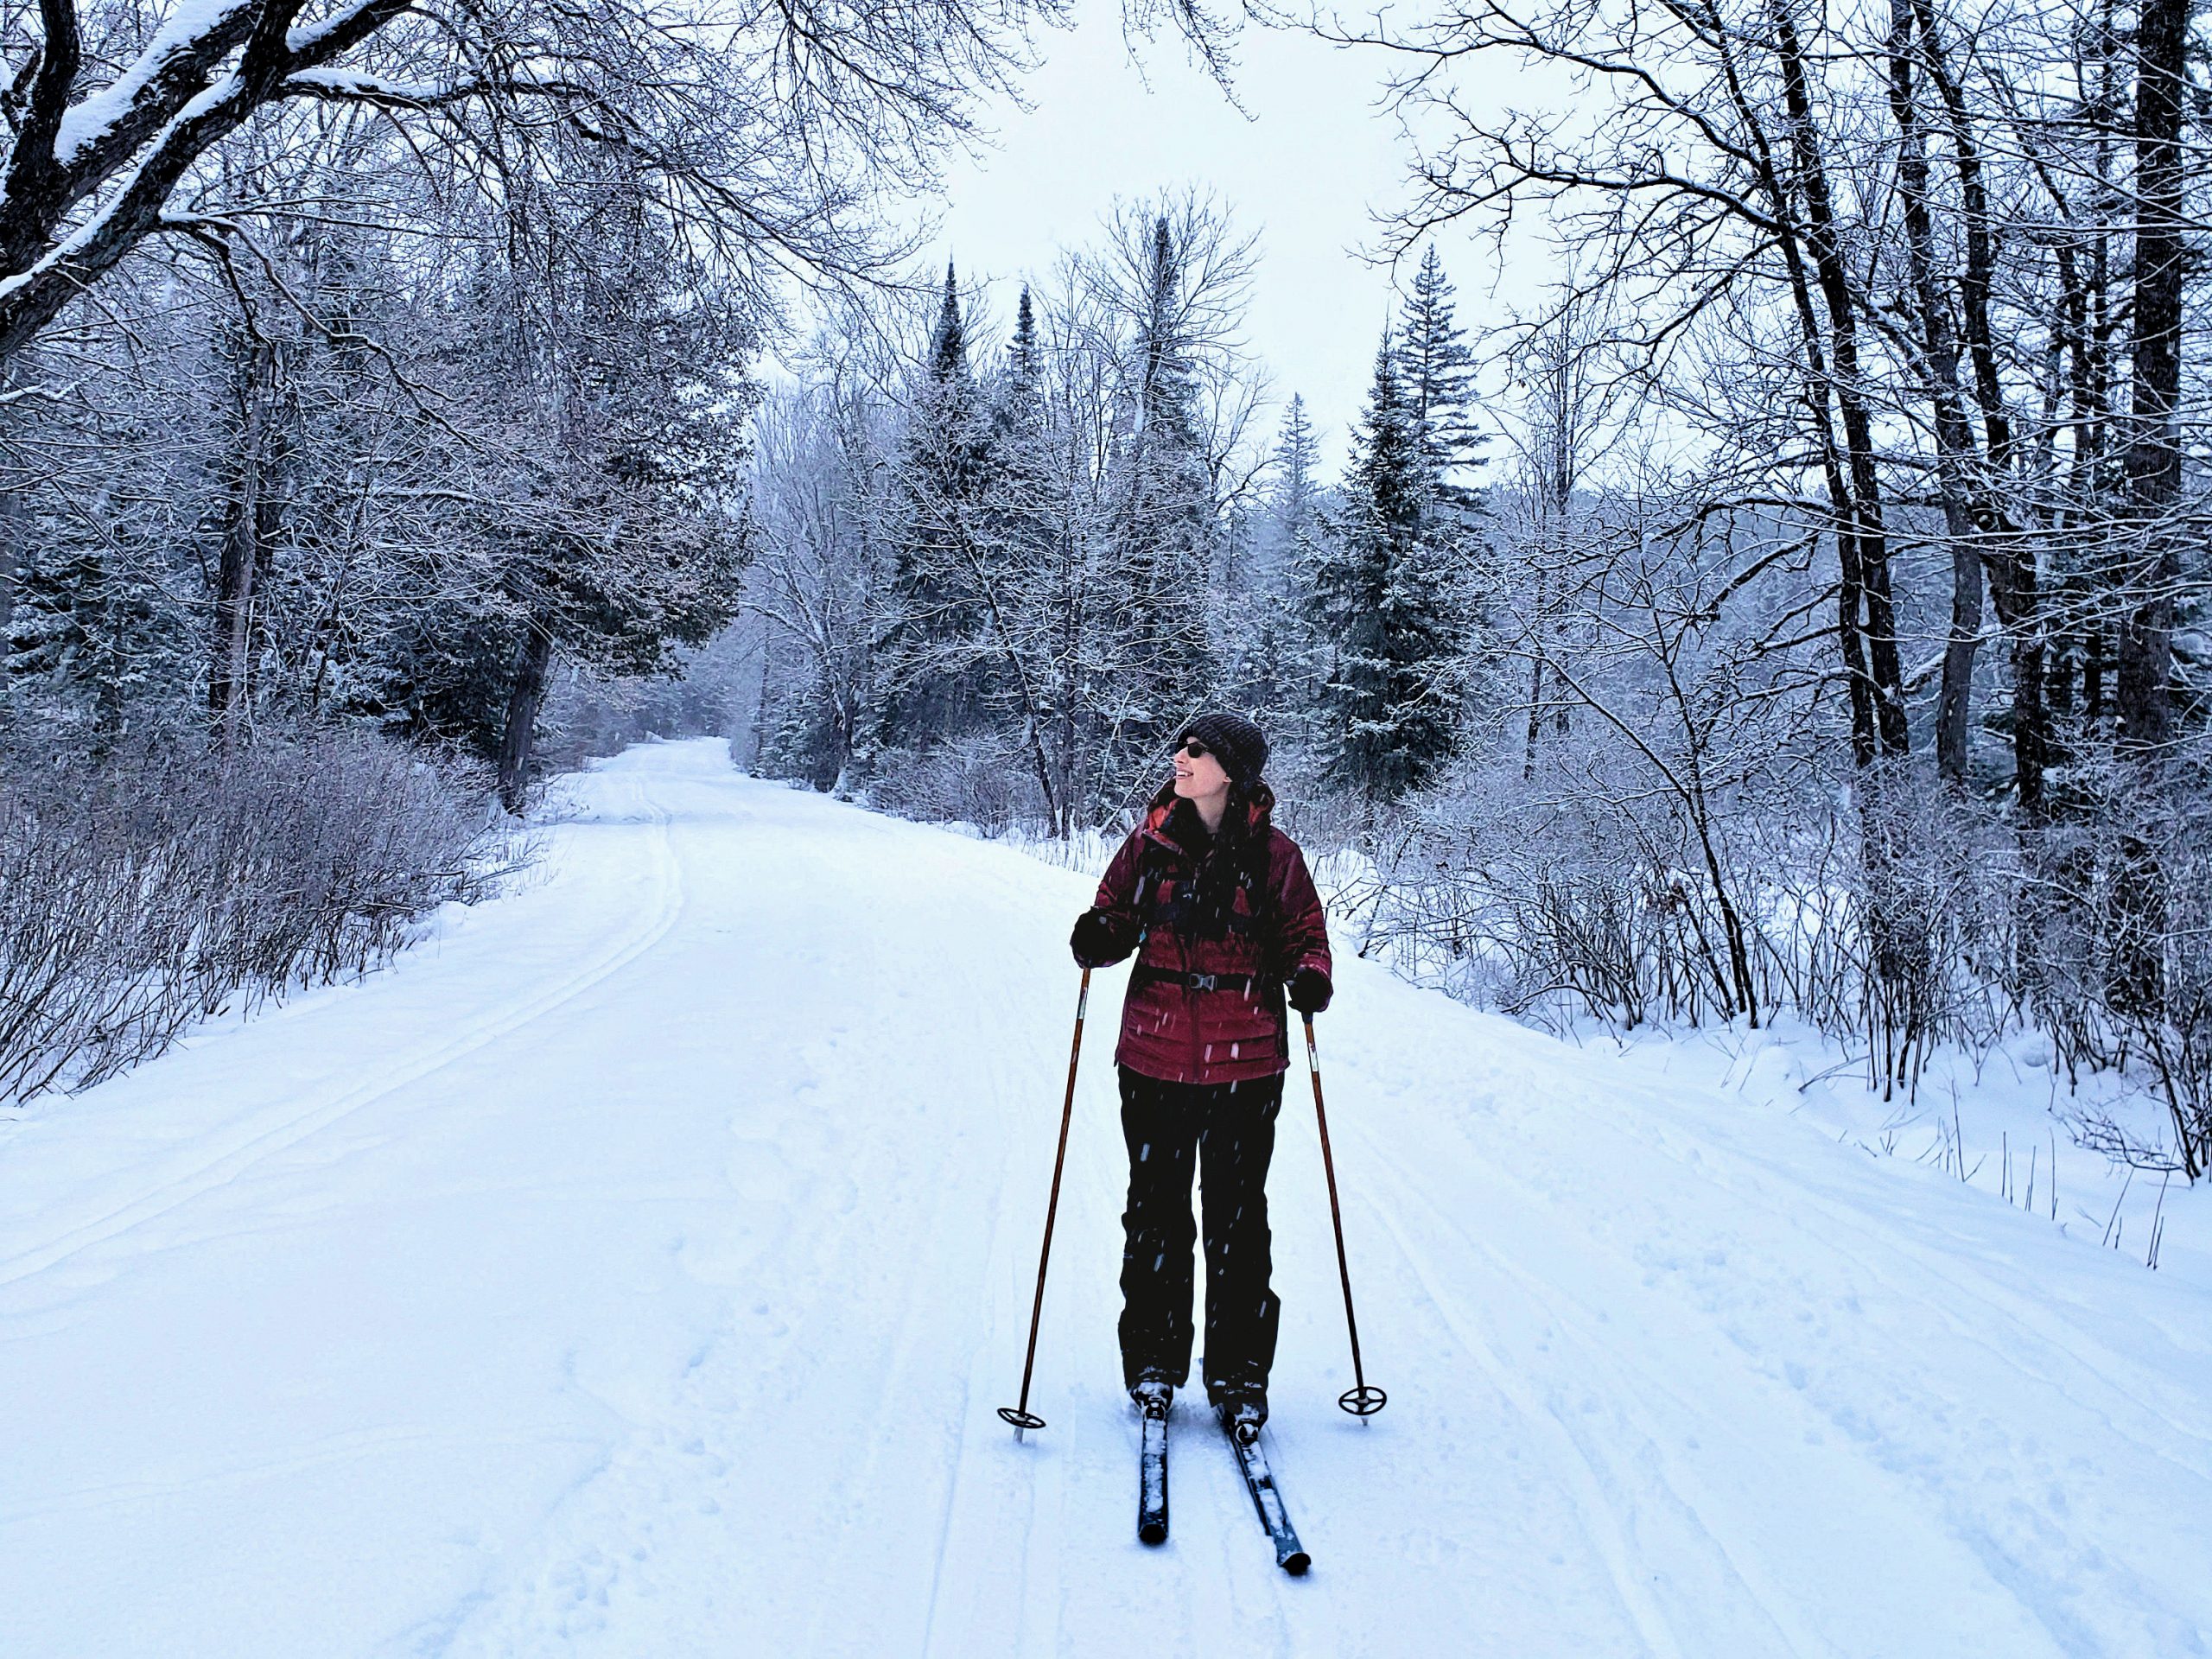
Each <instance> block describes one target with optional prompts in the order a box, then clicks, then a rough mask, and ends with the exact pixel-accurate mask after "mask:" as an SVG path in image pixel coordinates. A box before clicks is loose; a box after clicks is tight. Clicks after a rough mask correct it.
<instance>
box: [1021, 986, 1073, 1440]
mask: <svg viewBox="0 0 2212 1659" xmlns="http://www.w3.org/2000/svg"><path fill="white" fill-rule="evenodd" d="M1087 1007H1090V969H1088V968H1086V969H1084V970H1083V989H1082V991H1081V993H1080V994H1079V995H1077V997H1076V1000H1075V1041H1074V1042H1073V1043H1072V1044H1071V1045H1070V1046H1069V1048H1068V1095H1067V1099H1066V1100H1065V1102H1064V1103H1062V1105H1061V1107H1060V1149H1059V1150H1058V1152H1056V1153H1054V1154H1052V1198H1051V1201H1050V1202H1048V1203H1047V1204H1046V1205H1045V1247H1044V1249H1041V1250H1039V1251H1038V1253H1037V1300H1035V1301H1034V1302H1033V1303H1032V1304H1031V1305H1030V1309H1029V1354H1028V1357H1027V1358H1026V1359H1024V1360H1023V1361H1022V1362H1021V1403H1020V1405H1018V1406H1001V1407H1000V1408H999V1415H1000V1416H1001V1417H1003V1418H1005V1419H1006V1421H1008V1422H1009V1423H1012V1424H1013V1425H1014V1439H1016V1440H1020V1438H1021V1431H1022V1430H1023V1429H1025V1428H1042V1427H1045V1420H1044V1419H1043V1418H1042V1417H1039V1416H1038V1415H1037V1414H1035V1413H1034V1412H1033V1411H1031V1410H1030V1409H1029V1376H1030V1373H1031V1372H1032V1371H1033V1370H1036V1368H1037V1325H1038V1321H1039V1319H1043V1318H1044V1315H1045V1267H1046V1263H1047V1262H1050V1261H1051V1260H1052V1220H1053V1217H1056V1216H1058V1214H1059V1211H1060V1170H1061V1168H1062V1166H1065V1164H1066V1162H1067V1160H1068V1122H1069V1120H1070V1119H1071V1118H1072V1117H1074V1116H1075V1067H1076V1062H1077V1060H1078V1059H1080V1058H1082V1056H1083V1015H1084V1009H1085V1008H1087Z"/></svg>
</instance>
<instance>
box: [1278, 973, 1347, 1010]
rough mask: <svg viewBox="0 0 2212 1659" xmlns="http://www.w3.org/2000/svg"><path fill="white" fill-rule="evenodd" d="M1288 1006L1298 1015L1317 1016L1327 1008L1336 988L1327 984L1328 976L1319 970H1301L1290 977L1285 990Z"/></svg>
mask: <svg viewBox="0 0 2212 1659" xmlns="http://www.w3.org/2000/svg"><path fill="white" fill-rule="evenodd" d="M1286 990H1287V993H1288V995H1289V997H1290V1006H1291V1007H1294V1008H1296V1009H1297V1010H1298V1011H1299V1012H1300V1014H1319V1013H1320V1012H1321V1010H1322V1009H1324V1008H1325V1007H1328V1006H1329V999H1330V998H1331V997H1332V996H1333V995H1336V988H1335V987H1334V986H1332V985H1331V984H1330V983H1329V976H1327V975H1326V974H1325V973H1323V972H1322V971H1321V970H1320V969H1319V968H1301V969H1299V970H1298V971H1297V972H1296V973H1294V974H1293V975H1292V976H1290V983H1289V985H1288V986H1287V987H1286Z"/></svg>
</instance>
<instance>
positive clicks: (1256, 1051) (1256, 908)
mask: <svg viewBox="0 0 2212 1659" xmlns="http://www.w3.org/2000/svg"><path fill="white" fill-rule="evenodd" d="M1172 791H1173V786H1172V785H1171V786H1170V787H1169V789H1166V790H1163V791H1161V792H1160V795H1159V796H1157V797H1155V798H1154V800H1153V803H1152V805H1151V809H1150V810H1148V811H1147V813H1146V814H1145V819H1144V822H1143V823H1141V824H1140V825H1138V827H1137V828H1136V829H1135V830H1133V831H1132V832H1131V833H1130V835H1129V838H1128V840H1127V841H1125V842H1122V847H1121V850H1120V851H1119V852H1117V853H1116V854H1115V855H1114V861H1113V862H1112V863H1110V864H1109V865H1108V866H1107V867H1106V874H1105V876H1104V878H1103V880H1101V881H1100V882H1099V884H1098V896H1097V899H1096V907H1097V909H1098V910H1099V911H1100V912H1101V913H1102V914H1103V916H1104V918H1106V920H1107V921H1108V923H1109V925H1111V926H1112V928H1113V931H1114V932H1115V934H1116V936H1117V937H1119V938H1123V939H1127V940H1130V941H1133V942H1135V948H1136V950H1137V959H1136V966H1135V969H1132V971H1131V973H1130V976H1129V989H1128V997H1127V999H1126V1000H1125V1001H1123V1002H1122V1041H1121V1046H1120V1047H1118V1048H1117V1049H1116V1050H1115V1052H1114V1058H1116V1060H1118V1061H1119V1062H1121V1064H1122V1065H1126V1066H1128V1068H1129V1069H1130V1070H1131V1071H1138V1072H1141V1073H1143V1074H1144V1075H1145V1076H1146V1077H1160V1078H1162V1079H1164V1080H1166V1081H1167V1082H1170V1083H1244V1082H1249V1081H1251V1080H1252V1079H1254V1078H1257V1077H1273V1076H1274V1074H1275V1073H1276V1072H1278V1071H1283V1070H1284V1069H1286V1068H1287V1066H1288V1065H1290V1043H1289V1039H1288V1035H1287V1027H1288V1019H1287V1014H1286V1012H1285V1009H1284V1006H1283V984H1284V982H1286V981H1287V980H1288V979H1289V978H1290V977H1291V976H1293V975H1294V974H1295V973H1296V972H1297V971H1298V970H1299V969H1301V968H1313V969H1319V972H1320V973H1321V975H1322V976H1323V977H1325V978H1327V977H1330V976H1331V964H1330V961H1329V932H1328V926H1327V924H1326V922H1325V919H1324V918H1323V916H1322V912H1321V896H1320V894H1319V893H1316V892H1315V891H1314V888H1313V876H1312V875H1311V874H1308V873H1307V871H1306V855H1304V854H1303V853H1300V851H1299V850H1298V843H1297V842H1294V841H1293V840H1292V839H1291V838H1290V837H1289V836H1286V835H1285V834H1283V832H1282V831H1281V830H1280V829H1276V828H1274V825H1273V824H1272V823H1270V822H1269V821H1268V818H1269V814H1270V813H1271V811H1272V810H1273V809H1274V794H1273V793H1272V792H1271V791H1269V790H1268V786H1267V785H1265V784H1262V785H1259V786H1258V787H1257V788H1256V790H1255V791H1254V794H1253V798H1252V799H1251V801H1250V803H1249V805H1248V807H1247V809H1246V811H1247V825H1248V829H1247V839H1246V845H1247V846H1252V845H1255V844H1257V845H1263V846H1264V847H1265V849H1266V856H1265V864H1264V871H1262V864H1261V861H1260V860H1259V859H1256V858H1255V859H1254V860H1252V868H1253V874H1254V875H1255V877H1256V878H1257V879H1256V880H1252V881H1250V882H1249V883H1247V882H1239V883H1238V884H1237V886H1236V888H1235V890H1234V895H1233V899H1232V906H1231V912H1230V916H1229V918H1228V921H1227V925H1226V928H1225V929H1224V930H1223V937H1221V938H1198V937H1196V933H1197V932H1198V931H1199V927H1201V926H1203V925H1199V926H1193V925H1192V924H1193V921H1194V918H1193V917H1192V914H1191V910H1192V897H1193V892H1194V883H1195V882H1196V880H1197V877H1198V869H1199V864H1200V861H1199V860H1198V858H1194V857H1193V856H1192V853H1191V852H1190V851H1189V850H1188V849H1186V848H1185V846H1184V845H1183V844H1182V842H1179V841H1178V840H1177V839H1176V838H1175V836H1174V834H1173V825H1180V824H1184V823H1190V822H1191V821H1192V816H1194V813H1195V809H1193V808H1192V807H1190V806H1188V805H1187V804H1185V805H1183V806H1182V812H1183V814H1185V815H1186V816H1184V817H1177V816H1176V810H1175V809H1176V807H1177V806H1178V804H1179V803H1178V802H1177V801H1176V800H1175V798H1174V797H1173V792H1172ZM1171 820H1172V821H1173V823H1172V824H1171ZM1221 855H1223V854H1222V853H1221V851H1220V849H1219V846H1218V842H1217V844H1216V846H1215V847H1214V848H1213V849H1208V853H1207V856H1209V857H1212V856H1221ZM1208 931H1211V930H1208ZM1127 954H1128V947H1124V949H1123V950H1122V952H1121V955H1127ZM1113 959H1114V960H1116V961H1118V960H1120V956H1116V957H1115V958H1113ZM1154 970H1157V973H1156V974H1155V971H1154ZM1209 974H1211V975H1216V976H1234V977H1235V978H1236V979H1237V980H1239V981H1243V980H1249V983H1244V982H1236V983H1233V984H1230V985H1223V986H1217V987H1214V988H1205V987H1204V986H1203V985H1193V984H1192V982H1191V976H1193V975H1196V976H1205V975H1209ZM1169 976H1173V977H1169Z"/></svg>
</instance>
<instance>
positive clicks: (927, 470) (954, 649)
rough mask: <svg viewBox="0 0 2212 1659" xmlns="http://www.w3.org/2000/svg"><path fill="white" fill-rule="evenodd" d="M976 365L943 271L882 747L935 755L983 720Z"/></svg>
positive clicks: (980, 435) (897, 586) (902, 473)
mask: <svg viewBox="0 0 2212 1659" xmlns="http://www.w3.org/2000/svg"><path fill="white" fill-rule="evenodd" d="M982 415H983V411H982V402H981V398H980V396H979V394H978V391H977V388H976V379H975V375H974V372H973V371H972V370H971V369H970V367H969V361H968V330H967V323H966V320H965V319H964V318H963V315H962V314H961V308H960V289H959V280H958V277H957V275H956V273H955V270H954V268H953V265H952V262H951V261H950V260H948V261H946V262H945V267H944V301H943V302H942V303H941V304H940V306H939V307H938V319H937V325H936V327H935V328H934V329H933V330H932V332H931V336H930V343H929V349H928V351H927V353H925V356H924V358H923V362H922V372H921V374H920V375H919V377H918V379H917V381H916V383H915V386H914V391H913V396H912V400H911V402H910V404H909V406H908V410H907V416H906V443H905V448H904V452H903V454H902V455H901V458H900V467H899V486H900V500H899V524H898V527H897V531H896V541H897V552H896V556H895V562H894V564H893V575H892V592H891V600H892V606H893V615H892V621H891V626H890V628H889V630H888V631H887V635H886V638H885V639H884V641H883V645H884V652H885V655H884V665H885V668H886V671H887V696H886V697H885V701H884V705H883V725H882V729H881V730H880V733H879V734H878V741H879V742H880V743H881V744H882V745H884V746H887V747H888V746H902V747H912V748H927V747H930V746H931V745H932V744H935V743H937V742H939V741H943V740H944V739H945V738H948V737H952V736H957V735H958V734H961V733H963V732H965V731H968V730H970V729H973V728H975V727H976V726H977V725H978V724H979V723H981V722H982V719H983V707H982V705H983V702H984V699H985V697H986V696H987V693H988V671H986V669H985V668H984V667H983V666H982V657H983V655H984V654H985V652H987V650H988V647H987V645H985V643H984V642H983V641H982V639H980V635H981V632H982V626H983V619H982V614H981V610H980V607H979V606H978V605H977V603H976V596H975V582H974V580H973V574H974V573H973V571H972V570H971V569H970V566H971V564H972V563H973V561H974V559H975V557H976V543H975V536H976V524H975V523H974V518H975V516H976V510H977V505H978V500H979V498H980V496H981V495H982V484H983V478H984V473H985V467H986V461H987V456H988V435H987V433H986V429H985V424H984V421H983V418H982Z"/></svg>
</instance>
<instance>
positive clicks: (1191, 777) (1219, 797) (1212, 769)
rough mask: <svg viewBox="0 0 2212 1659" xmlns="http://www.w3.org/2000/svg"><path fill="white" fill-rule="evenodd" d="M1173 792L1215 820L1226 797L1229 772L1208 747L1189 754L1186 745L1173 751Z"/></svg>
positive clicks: (1227, 798) (1219, 814)
mask: <svg viewBox="0 0 2212 1659" xmlns="http://www.w3.org/2000/svg"><path fill="white" fill-rule="evenodd" d="M1200 747H1204V746H1203V745H1201V746H1200ZM1175 792H1176V793H1177V794H1178V795H1179V796H1181V797H1182V798H1184V799H1185V800H1186V801H1188V802H1190V803H1191V804H1192V805H1193V806H1196V807H1197V808H1198V810H1199V811H1200V812H1201V813H1202V814H1204V815H1205V817H1206V818H1207V819H1208V820H1209V821H1210V822H1218V821H1219V819H1220V816H1221V810H1222V808H1223V807H1224V805H1225V804H1227V803H1228V800H1229V774H1228V773H1227V772H1224V771H1223V770H1222V769H1221V762H1220V761H1219V760H1217V759H1216V758H1215V757H1214V755H1213V753H1212V752H1211V750H1208V751H1207V753H1204V754H1192V753H1191V751H1190V749H1189V747H1187V745H1186V746H1185V747H1182V748H1179V749H1177V750H1176V751H1175Z"/></svg>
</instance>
